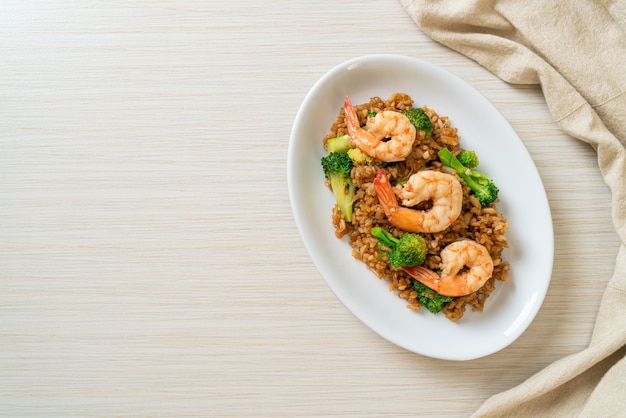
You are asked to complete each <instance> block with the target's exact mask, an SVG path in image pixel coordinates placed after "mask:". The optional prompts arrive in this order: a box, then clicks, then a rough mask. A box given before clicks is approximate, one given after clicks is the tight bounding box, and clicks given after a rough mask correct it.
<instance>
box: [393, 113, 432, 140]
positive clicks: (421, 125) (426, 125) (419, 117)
mask: <svg viewBox="0 0 626 418" xmlns="http://www.w3.org/2000/svg"><path fill="white" fill-rule="evenodd" d="M400 113H402V114H403V115H404V116H406V117H407V118H409V121H411V124H412V125H413V126H415V129H419V130H420V131H423V132H424V138H428V137H429V136H430V134H431V133H432V132H433V124H432V122H431V121H430V118H429V117H428V115H427V114H426V112H424V109H422V108H419V107H413V108H411V109H406V110H401V111H400Z"/></svg>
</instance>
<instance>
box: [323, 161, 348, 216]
mask: <svg viewBox="0 0 626 418" xmlns="http://www.w3.org/2000/svg"><path fill="white" fill-rule="evenodd" d="M321 162H322V169H323V170H324V175H325V176H326V178H327V179H328V180H329V181H330V187H331V189H332V190H333V193H334V194H335V201H336V202H337V206H339V210H341V213H343V216H344V218H346V221H348V222H352V204H353V203H354V195H355V192H356V189H355V187H354V184H353V183H352V178H351V177H350V171H351V170H352V167H353V166H354V164H353V163H352V160H351V159H350V157H348V154H346V153H345V152H331V153H330V154H328V155H327V156H326V157H323V158H322V161H321Z"/></svg>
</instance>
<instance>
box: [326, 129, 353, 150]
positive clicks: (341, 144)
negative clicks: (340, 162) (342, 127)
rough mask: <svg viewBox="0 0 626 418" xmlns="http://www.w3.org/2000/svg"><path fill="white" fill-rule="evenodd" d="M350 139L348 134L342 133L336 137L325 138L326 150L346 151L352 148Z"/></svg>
mask: <svg viewBox="0 0 626 418" xmlns="http://www.w3.org/2000/svg"><path fill="white" fill-rule="evenodd" d="M352 147H353V145H352V141H351V140H350V135H347V134H346V135H342V136H338V137H336V138H329V139H327V140H326V151H328V152H329V153H331V152H346V151H348V150H349V149H350V148H352Z"/></svg>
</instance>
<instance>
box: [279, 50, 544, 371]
mask: <svg viewBox="0 0 626 418" xmlns="http://www.w3.org/2000/svg"><path fill="white" fill-rule="evenodd" d="M396 92H404V93H407V94H409V95H410V96H411V97H412V98H413V100H414V101H415V105H416V106H421V105H422V104H426V105H427V106H429V107H430V108H432V109H434V110H435V111H436V112H437V113H439V115H442V116H444V115H445V116H449V117H450V120H451V122H452V125H453V126H454V127H457V128H458V129H459V135H460V138H461V145H462V147H463V148H466V149H474V150H476V152H477V153H478V155H479V157H480V161H481V164H480V170H481V171H484V172H485V173H487V174H488V175H489V176H490V177H492V178H493V179H494V182H495V183H496V184H497V185H498V187H499V188H500V202H499V203H498V208H499V210H500V211H501V212H502V213H503V214H504V216H505V217H506V218H507V220H508V221H509V225H510V230H509V231H508V232H507V238H508V241H509V247H510V248H508V249H507V250H505V252H504V253H503V258H504V259H505V260H507V261H508V262H509V263H510V265H511V280H510V282H508V283H502V282H499V283H496V289H495V290H494V292H493V293H492V294H491V296H490V297H489V299H488V300H487V302H486V304H485V309H484V311H483V312H472V311H471V309H469V308H468V309H467V311H466V312H465V316H463V318H461V319H460V320H459V321H457V322H456V323H455V322H451V321H449V320H448V319H446V317H445V316H444V315H443V314H442V313H440V314H438V315H433V314H431V313H430V312H428V311H427V310H426V309H421V310H420V311H418V312H414V311H411V310H409V309H407V308H406V304H407V303H406V301H404V300H402V299H400V298H399V297H398V296H397V295H396V294H395V293H394V292H390V291H389V290H388V283H387V282H386V281H385V280H379V279H378V278H377V277H376V276H375V275H374V274H373V273H372V272H370V271H369V270H367V269H366V268H365V265H364V264H363V263H362V262H360V261H357V260H355V259H354V258H353V257H352V255H351V248H350V245H349V244H348V242H347V241H346V240H347V238H344V240H339V239H337V238H336V237H335V235H334V228H333V225H332V222H331V209H332V207H333V205H334V197H333V194H332V193H331V192H330V191H329V190H328V189H327V188H326V187H325V186H324V175H323V172H322V169H321V166H320V159H321V158H322V157H323V156H324V155H326V152H325V150H324V148H323V145H322V139H323V137H324V136H325V135H326V134H328V132H329V130H330V127H331V125H332V123H333V122H334V121H335V119H336V117H337V114H338V112H339V110H340V108H341V107H342V105H343V101H344V98H345V97H346V96H350V98H351V99H352V102H353V103H355V104H356V103H363V102H367V101H369V99H370V97H373V96H379V97H381V98H383V99H386V98H387V97H388V96H389V95H391V94H393V93H396ZM287 175H288V184H289V196H290V200H291V205H292V210H293V214H294V218H295V221H296V224H297V227H298V230H299V232H300V234H301V236H302V239H303V241H304V245H305V247H306V249H307V251H308V252H309V254H310V256H311V258H312V260H313V263H314V264H315V266H316V268H317V269H318V271H319V272H320V274H321V275H322V277H323V278H324V279H325V281H326V283H327V284H328V286H329V287H330V288H331V290H332V291H333V292H334V293H335V295H336V296H337V297H338V298H339V300H341V302H342V303H343V304H344V305H345V306H346V307H347V308H348V309H349V310H350V311H351V312H352V313H353V314H354V315H355V316H356V317H357V318H358V319H359V320H361V321H362V322H363V323H364V324H365V325H367V326H368V327H369V328H371V329H372V330H373V331H374V332H376V333H377V334H379V335H380V336H382V337H383V338H385V339H387V340H388V341H390V342H392V343H394V344H397V345H398V346H400V347H403V348H405V349H407V350H410V351H413V352H415V353H418V354H422V355H424V356H429V357H434V358H440V359H447V360H471V359H476V358H479V357H483V356H487V355H489V354H492V353H495V352H496V351H499V350H501V349H503V348H505V347H506V346H508V345H509V344H511V343H512V342H513V341H515V340H516V339H517V338H518V337H519V336H520V335H521V334H522V333H523V332H524V331H525V330H526V328H527V327H528V326H529V325H530V323H531V322H532V320H533V319H534V317H535V315H536V314H537V312H538V310H539V308H540V306H541V304H542V302H543V299H544V297H545V294H546V291H547V289H548V285H549V283H550V277H551V274H552V263H553V255H554V235H553V228H552V217H551V214H550V207H549V205H548V199H547V197H546V193H545V190H544V188H543V184H542V182H541V178H540V177H539V173H538V172H537V169H536V167H535V165H534V163H533V161H532V159H531V157H530V155H529V154H528V151H527V150H526V148H525V147H524V145H523V144H522V141H521V140H520V138H519V137H518V136H517V134H516V133H515V132H514V131H513V129H512V128H511V126H510V125H509V123H508V122H507V121H506V120H505V119H504V117H503V116H502V115H501V114H500V113H499V112H498V110H496V108H495V107H494V106H493V105H492V104H491V103H490V102H489V101H488V100H487V99H486V98H485V97H484V96H482V95H481V94H480V93H479V92H478V91H477V90H475V89H474V88H473V87H471V86H470V85H468V84H467V83H466V82H464V81H463V80H461V79H460V78H458V77H457V76H455V75H453V74H451V73H449V72H447V71H445V70H443V69H441V68H439V67H437V66H435V65H432V64H429V63H427V62H424V61H421V60H418V59H415V58H410V57H405V56H397V55H371V56H365V57H360V58H356V59H353V60H351V61H347V62H345V63H343V64H341V65H339V66H337V67H335V68H333V69H332V70H330V71H329V72H328V73H326V74H325V75H324V76H323V77H322V78H321V79H320V80H319V81H318V82H317V83H316V84H315V85H314V86H313V88H312V89H311V91H310V92H309V93H308V94H307V96H306V98H305V100H304V102H303V103H302V105H301V107H300V109H299V111H298V114H297V116H296V120H295V122H294V125H293V129H292V133H291V138H290V142H289V153H288V162H287Z"/></svg>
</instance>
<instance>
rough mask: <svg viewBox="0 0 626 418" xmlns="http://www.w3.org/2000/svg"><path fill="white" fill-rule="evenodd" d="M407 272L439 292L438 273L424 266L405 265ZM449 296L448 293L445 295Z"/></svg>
mask: <svg viewBox="0 0 626 418" xmlns="http://www.w3.org/2000/svg"><path fill="white" fill-rule="evenodd" d="M402 269H403V270H404V272H405V273H407V274H408V275H409V276H411V277H413V278H414V279H415V280H417V281H418V282H420V283H421V284H423V285H424V286H428V287H430V288H431V289H433V290H434V291H435V292H437V293H439V283H440V279H441V278H440V277H439V275H438V274H437V273H435V272H434V271H432V270H431V269H429V268H426V267H424V266H413V267H403V268H402ZM444 296H448V295H444Z"/></svg>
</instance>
